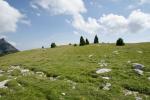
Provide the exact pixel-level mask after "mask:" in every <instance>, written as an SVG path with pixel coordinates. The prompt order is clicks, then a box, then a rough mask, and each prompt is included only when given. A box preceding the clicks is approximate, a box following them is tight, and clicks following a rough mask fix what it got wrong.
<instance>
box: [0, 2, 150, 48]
mask: <svg viewBox="0 0 150 100" xmlns="http://www.w3.org/2000/svg"><path fill="white" fill-rule="evenodd" d="M0 8H1V9H3V11H2V13H0V26H1V25H2V26H3V27H1V28H0V30H1V31H0V37H5V38H6V40H8V41H9V42H10V43H12V44H14V45H15V46H16V47H17V48H19V49H20V50H27V49H34V48H41V47H42V46H45V47H49V46H50V44H51V42H56V44H69V43H79V38H80V36H81V35H82V36H84V37H85V38H88V39H89V40H90V42H93V38H94V35H95V34H97V35H98V37H99V39H100V41H101V42H115V41H116V39H117V38H119V37H122V38H124V40H125V42H150V33H149V31H150V1H149V0H2V1H0ZM8 14H9V17H8ZM4 16H5V17H4ZM6 16H7V17H8V18H7V17H6ZM10 19H12V20H10ZM9 20H10V21H9ZM9 23H11V24H9ZM8 24H9V25H8ZM15 26H16V27H15ZM10 29H11V30H10Z"/></svg>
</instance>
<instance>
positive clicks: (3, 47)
mask: <svg viewBox="0 0 150 100" xmlns="http://www.w3.org/2000/svg"><path fill="white" fill-rule="evenodd" d="M18 51H19V50H18V49H16V48H15V47H14V46H12V45H11V44H10V43H8V42H7V41H6V40H5V39H4V38H2V39H0V55H5V54H9V53H15V52H18Z"/></svg>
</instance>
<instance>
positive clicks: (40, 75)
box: [36, 72, 46, 77]
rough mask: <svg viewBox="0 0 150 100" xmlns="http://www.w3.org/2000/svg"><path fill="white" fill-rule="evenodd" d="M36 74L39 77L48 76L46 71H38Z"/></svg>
mask: <svg viewBox="0 0 150 100" xmlns="http://www.w3.org/2000/svg"><path fill="white" fill-rule="evenodd" d="M36 74H37V75H38V76H39V77H46V74H45V73H44V72H36Z"/></svg>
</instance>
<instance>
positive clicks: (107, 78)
mask: <svg viewBox="0 0 150 100" xmlns="http://www.w3.org/2000/svg"><path fill="white" fill-rule="evenodd" d="M102 78H103V79H106V80H109V79H110V78H109V77H102Z"/></svg>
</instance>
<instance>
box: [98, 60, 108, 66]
mask: <svg viewBox="0 0 150 100" xmlns="http://www.w3.org/2000/svg"><path fill="white" fill-rule="evenodd" d="M98 64H99V65H100V66H101V67H107V66H108V63H106V61H105V60H101V62H100V63H98Z"/></svg>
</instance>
